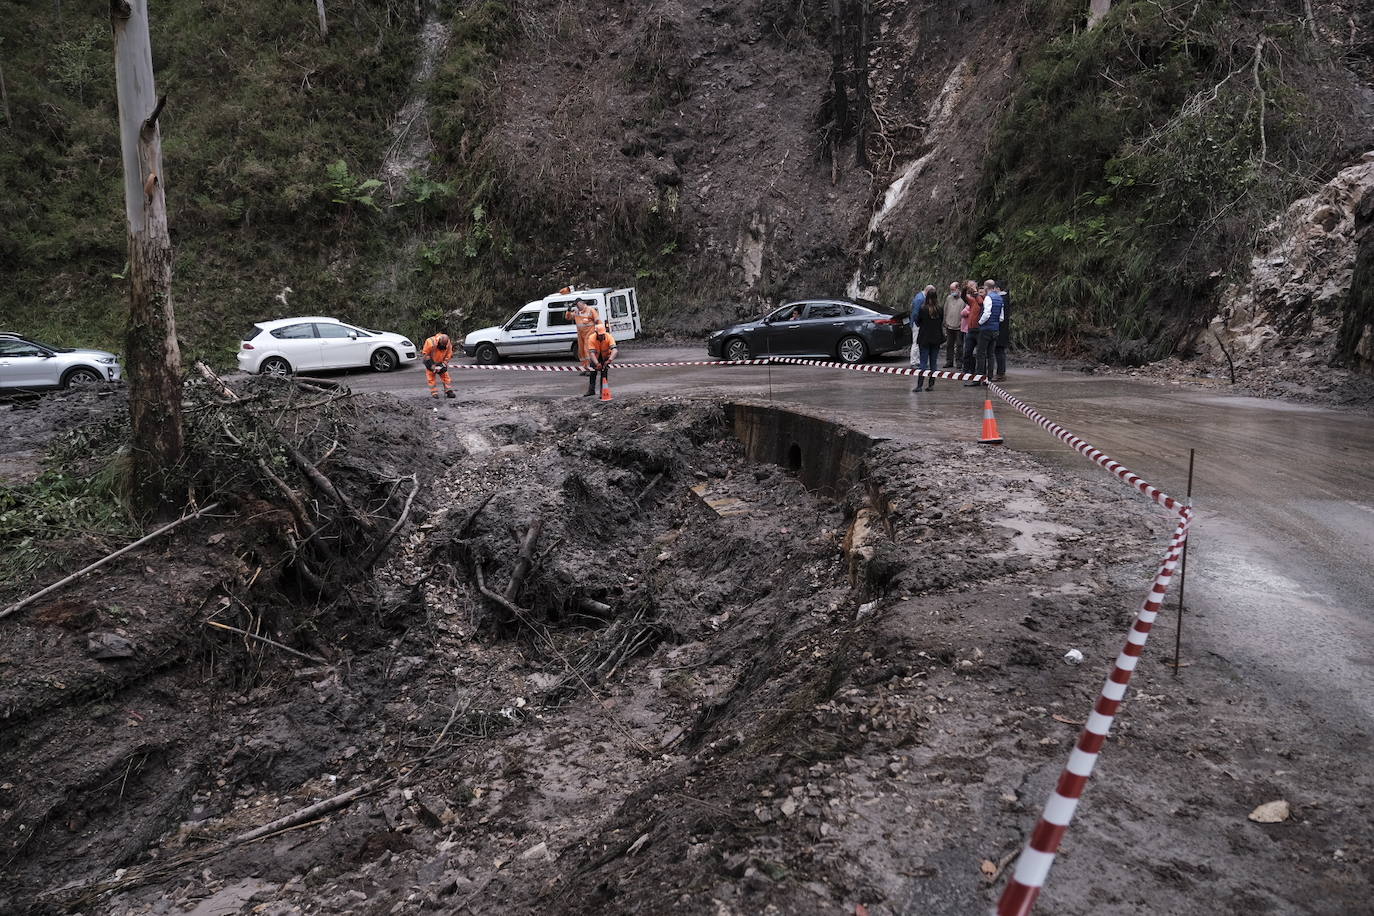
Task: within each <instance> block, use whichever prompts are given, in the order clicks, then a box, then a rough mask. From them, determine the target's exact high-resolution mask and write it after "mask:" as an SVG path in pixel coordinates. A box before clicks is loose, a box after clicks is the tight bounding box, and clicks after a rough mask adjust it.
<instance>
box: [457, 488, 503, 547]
mask: <svg viewBox="0 0 1374 916" xmlns="http://www.w3.org/2000/svg"><path fill="white" fill-rule="evenodd" d="M495 495H496V492H495V491H494V490H493V491H492V492H491V493H488V494H487V498H486V499H484V500H482V501H481V502H480V503H478V504H477V508H476V509H473V510H472V511H471V512H469V513H468V517H467V518H466V519H465V520H464V521H463V524H462V525H461V526H460V527H459V528H458V537H460V538H465V537H467V536H468V531H470V530H471V529H472V523H473V522H475V521H477V516H479V515H481V514H482V510H483V509H485V508H486V507H487V503H489V502H491V500H492V497H494V496H495Z"/></svg>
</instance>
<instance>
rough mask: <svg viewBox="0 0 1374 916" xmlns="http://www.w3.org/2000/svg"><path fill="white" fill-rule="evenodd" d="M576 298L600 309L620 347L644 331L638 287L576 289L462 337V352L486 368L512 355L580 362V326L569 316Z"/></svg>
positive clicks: (541, 300) (551, 297)
mask: <svg viewBox="0 0 1374 916" xmlns="http://www.w3.org/2000/svg"><path fill="white" fill-rule="evenodd" d="M578 299H585V300H586V301H587V302H590V303H591V304H592V306H593V307H595V308H596V310H597V312H598V313H599V314H600V315H601V320H602V321H603V322H605V324H606V328H607V330H609V331H610V332H611V336H612V337H614V338H615V339H616V343H624V342H625V341H627V340H634V338H635V335H636V334H638V333H639V332H640V331H641V330H642V327H643V326H642V325H641V323H640V320H639V299H638V298H637V297H636V296H635V290H634V287H632V286H631V287H627V288H625V289H610V288H609V287H607V288H605V289H576V290H573V291H572V292H568V293H561V292H560V293H554V294H553V295H552V296H545V297H544V298H543V299H540V300H538V301H537V302H531V303H529V304H527V305H525V306H524V307H522V308H521V309H520V311H518V312H516V313H515V314H514V315H512V316H511V319H510V320H509V321H507V322H506V323H505V324H503V325H501V326H500V327H494V328H483V329H482V330H480V331H473V332H472V333H471V334H469V335H468V336H466V337H464V338H463V352H464V353H465V354H467V355H468V356H471V357H474V358H476V360H477V362H479V363H482V364H483V365H490V364H492V363H495V362H500V361H501V360H502V359H506V358H507V357H513V356H514V357H520V356H561V355H569V356H572V357H573V358H574V359H576V358H577V326H576V325H574V324H573V323H572V320H571V319H569V318H568V317H567V315H566V313H567V311H568V309H570V308H572V304H573V303H574V302H576V301H577V300H578Z"/></svg>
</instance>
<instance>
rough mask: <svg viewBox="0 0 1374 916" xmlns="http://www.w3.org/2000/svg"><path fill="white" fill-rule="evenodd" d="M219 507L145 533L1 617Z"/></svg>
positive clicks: (14, 605) (209, 507) (6, 611)
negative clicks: (150, 532)
mask: <svg viewBox="0 0 1374 916" xmlns="http://www.w3.org/2000/svg"><path fill="white" fill-rule="evenodd" d="M218 508H219V503H211V504H210V505H208V506H206V507H205V508H203V509H197V510H196V511H195V512H192V513H191V514H190V515H183V516H182V517H181V518H179V519H177V520H176V521H173V522H169V523H167V524H166V525H163V526H162V527H161V528H159V529H157V530H156V531H154V532H153V533H152V534H147V535H144V536H143V537H141V538H139V539H138V540H136V541H134V542H133V543H132V544H129V545H128V546H127V547H121V548H120V549H119V550H116V551H115V552H114V553H112V554H109V555H108V556H105V557H102V558H101V559H99V560H96V561H95V562H94V563H92V564H91V565H90V566H86V567H83V568H81V569H78V570H77V571H76V572H74V573H72V574H71V575H70V576H67V577H66V578H65V579H60V580H58V581H57V582H54V583H53V584H52V585H49V586H48V587H47V588H45V589H43V590H41V591H37V592H34V593H33V594H32V595H29V596H28V597H27V598H25V599H23V600H22V601H16V602H15V603H14V604H11V605H10V606H9V607H7V608H5V609H4V610H3V611H0V617H8V616H9V615H11V614H13V613H14V612H15V611H17V610H19V609H20V608H23V607H25V606H27V605H29V604H31V603H33V602H34V601H37V600H38V599H39V598H42V597H44V596H45V595H50V594H52V593H53V592H55V591H57V590H58V589H60V588H62V587H63V586H64V585H67V584H69V583H72V582H75V581H76V580H77V579H80V578H81V577H82V576H84V575H86V574H87V573H89V572H93V571H95V570H97V569H99V568H100V567H102V566H104V565H105V564H107V563H109V562H111V561H112V560H115V559H117V558H119V557H122V556H124V555H125V554H126V553H131V552H132V551H134V550H137V549H138V548H139V547H142V546H143V545H144V544H147V543H148V542H149V541H152V540H155V539H156V538H159V537H161V536H162V535H164V534H166V533H167V532H169V531H171V530H172V529H174V528H176V527H177V526H178V525H181V524H184V523H185V522H189V521H190V520H191V519H193V518H200V517H201V516H202V515H204V514H205V513H207V512H211V511H213V510H215V509H218Z"/></svg>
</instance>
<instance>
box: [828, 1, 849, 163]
mask: <svg viewBox="0 0 1374 916" xmlns="http://www.w3.org/2000/svg"><path fill="white" fill-rule="evenodd" d="M844 70H845V66H844V0H830V78H831V80H832V82H833V86H832V89H831V91H832V93H833V97H832V98H831V102H830V106H831V107H830V112H831V114H832V116H833V120H834V122H835V138H836V140H837V141H839V140H843V139H844V137H845V136H847V135H848V133H849V93H848V90H847V89H846V88H845V79H844ZM836 145H837V146H838V142H837V144H836Z"/></svg>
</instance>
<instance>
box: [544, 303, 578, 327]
mask: <svg viewBox="0 0 1374 916" xmlns="http://www.w3.org/2000/svg"><path fill="white" fill-rule="evenodd" d="M570 308H572V300H571V299H569V300H567V301H564V302H550V303H549V327H551V328H563V327H569V326H570V325H572V323H573V320H572V319H571V318H568V317H566V316H567V312H568V309H570Z"/></svg>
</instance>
